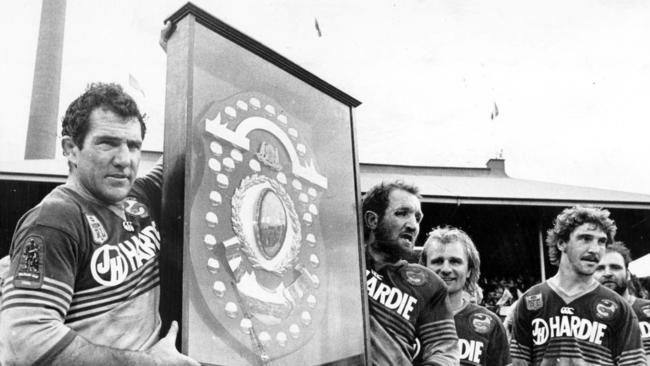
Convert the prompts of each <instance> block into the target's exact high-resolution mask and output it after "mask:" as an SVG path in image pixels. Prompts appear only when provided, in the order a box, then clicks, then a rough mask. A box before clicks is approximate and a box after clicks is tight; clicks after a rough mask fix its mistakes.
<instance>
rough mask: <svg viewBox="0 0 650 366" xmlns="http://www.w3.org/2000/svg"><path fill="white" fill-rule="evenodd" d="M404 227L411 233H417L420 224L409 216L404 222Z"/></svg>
mask: <svg viewBox="0 0 650 366" xmlns="http://www.w3.org/2000/svg"><path fill="white" fill-rule="evenodd" d="M406 227H408V228H409V229H412V230H413V231H417V230H418V228H419V227H420V224H418V220H417V219H416V218H415V215H409V217H408V219H407V221H406Z"/></svg>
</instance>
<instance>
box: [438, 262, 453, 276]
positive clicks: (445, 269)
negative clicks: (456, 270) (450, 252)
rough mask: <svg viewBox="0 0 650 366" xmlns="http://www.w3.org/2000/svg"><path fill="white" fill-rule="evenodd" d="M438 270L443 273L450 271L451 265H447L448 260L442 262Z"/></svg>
mask: <svg viewBox="0 0 650 366" xmlns="http://www.w3.org/2000/svg"><path fill="white" fill-rule="evenodd" d="M440 272H442V273H445V274H447V273H451V266H450V265H449V261H444V262H442V266H440Z"/></svg>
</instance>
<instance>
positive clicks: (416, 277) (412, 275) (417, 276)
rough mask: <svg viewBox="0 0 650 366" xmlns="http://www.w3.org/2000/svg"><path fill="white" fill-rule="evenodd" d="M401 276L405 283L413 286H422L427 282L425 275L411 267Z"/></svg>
mask: <svg viewBox="0 0 650 366" xmlns="http://www.w3.org/2000/svg"><path fill="white" fill-rule="evenodd" d="M402 275H403V277H404V279H405V280H406V282H408V283H410V284H411V285H413V286H422V285H423V284H424V283H426V282H427V277H426V274H425V273H424V272H423V271H422V270H421V269H419V268H416V267H411V268H407V269H406V270H405V271H404V272H402Z"/></svg>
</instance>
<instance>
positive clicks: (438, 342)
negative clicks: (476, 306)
mask: <svg viewBox="0 0 650 366" xmlns="http://www.w3.org/2000/svg"><path fill="white" fill-rule="evenodd" d="M430 282H432V285H433V286H434V288H435V291H434V293H433V296H432V297H431V300H430V302H429V304H428V306H426V307H425V309H424V310H423V311H422V313H421V314H420V317H419V319H418V327H417V329H416V336H417V337H418V339H419V340H420V342H421V347H422V363H421V364H422V365H458V363H459V362H460V351H459V349H458V335H457V334H456V325H455V322H454V316H453V314H452V312H451V310H450V306H449V299H448V297H447V290H446V288H445V287H444V285H442V282H441V281H440V279H439V278H438V277H434V278H431V279H430Z"/></svg>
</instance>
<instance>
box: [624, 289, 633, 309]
mask: <svg viewBox="0 0 650 366" xmlns="http://www.w3.org/2000/svg"><path fill="white" fill-rule="evenodd" d="M621 296H622V297H623V298H624V299H625V301H627V303H628V304H630V305H632V304H633V303H634V300H635V299H636V298H635V297H634V295H632V294H631V293H630V290H627V289H626V290H625V291H624V292H623V293H622V294H621Z"/></svg>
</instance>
